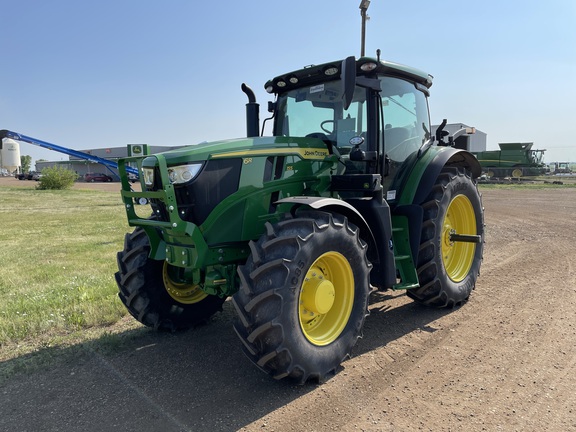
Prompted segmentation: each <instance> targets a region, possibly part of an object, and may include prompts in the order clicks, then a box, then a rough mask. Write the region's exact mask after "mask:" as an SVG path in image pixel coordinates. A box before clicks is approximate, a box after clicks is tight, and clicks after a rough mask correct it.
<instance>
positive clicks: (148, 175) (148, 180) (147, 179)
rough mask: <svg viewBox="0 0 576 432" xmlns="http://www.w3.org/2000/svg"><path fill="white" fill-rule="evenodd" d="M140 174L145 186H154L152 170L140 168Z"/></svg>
mask: <svg viewBox="0 0 576 432" xmlns="http://www.w3.org/2000/svg"><path fill="white" fill-rule="evenodd" d="M142 174H143V177H144V183H145V184H146V186H152V185H153V184H154V168H142Z"/></svg>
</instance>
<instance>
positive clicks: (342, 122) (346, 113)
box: [274, 81, 367, 147]
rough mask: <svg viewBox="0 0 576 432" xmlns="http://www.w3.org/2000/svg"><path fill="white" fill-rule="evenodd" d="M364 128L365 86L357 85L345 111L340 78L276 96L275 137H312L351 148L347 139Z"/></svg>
mask: <svg viewBox="0 0 576 432" xmlns="http://www.w3.org/2000/svg"><path fill="white" fill-rule="evenodd" d="M366 129H367V126H366V89H364V88H361V87H358V86H356V90H355V92H354V98H353V100H352V103H351V104H350V106H349V107H348V109H347V110H345V109H344V106H343V102H342V84H341V82H340V81H331V82H326V83H322V84H318V85H315V86H312V87H304V88H300V89H295V90H292V91H289V92H287V93H285V94H282V95H280V96H279V98H278V103H277V113H276V122H275V127H274V135H276V136H293V137H314V138H320V139H322V140H324V141H325V142H331V143H332V144H333V145H336V146H337V147H351V144H350V139H351V138H353V137H355V136H363V135H364V134H365V132H366Z"/></svg>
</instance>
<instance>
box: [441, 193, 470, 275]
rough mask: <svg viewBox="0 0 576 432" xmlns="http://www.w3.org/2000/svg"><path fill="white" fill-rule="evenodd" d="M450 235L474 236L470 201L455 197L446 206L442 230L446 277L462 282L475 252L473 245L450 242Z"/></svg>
mask: <svg viewBox="0 0 576 432" xmlns="http://www.w3.org/2000/svg"><path fill="white" fill-rule="evenodd" d="M451 234H469V235H476V215H475V213H474V207H473V206H472V203H471V202H470V200H469V199H468V198H467V197H466V196H464V195H458V196H456V197H455V198H454V199H453V200H452V201H451V202H450V205H449V206H448V209H447V211H446V217H445V218H444V225H443V229H442V262H443V264H444V268H445V269H446V273H447V274H448V277H449V278H450V279H452V280H453V281H454V282H460V281H462V280H463V279H464V278H465V277H466V276H467V275H468V272H469V271H470V268H471V267H472V263H473V262H474V254H475V252H476V244H475V243H465V242H452V241H450V235H451Z"/></svg>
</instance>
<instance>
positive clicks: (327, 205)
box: [276, 196, 377, 250]
mask: <svg viewBox="0 0 576 432" xmlns="http://www.w3.org/2000/svg"><path fill="white" fill-rule="evenodd" d="M276 204H292V205H298V206H301V205H305V206H308V207H311V208H313V209H314V210H324V211H328V212H334V213H338V214H341V215H342V216H345V217H346V218H347V219H348V221H350V222H352V223H353V224H354V225H356V226H357V227H358V228H359V229H360V234H361V237H362V239H363V240H364V241H365V242H366V243H368V246H369V250H375V248H376V246H375V245H376V244H377V243H376V240H375V238H374V234H373V233H372V230H371V229H370V225H368V222H366V219H364V216H362V214H361V213H360V212H359V211H358V210H356V208H354V206H352V205H351V204H349V203H347V202H346V201H342V200H340V199H336V198H323V197H309V196H294V197H289V198H283V199H281V200H278V201H276ZM370 246H372V248H370Z"/></svg>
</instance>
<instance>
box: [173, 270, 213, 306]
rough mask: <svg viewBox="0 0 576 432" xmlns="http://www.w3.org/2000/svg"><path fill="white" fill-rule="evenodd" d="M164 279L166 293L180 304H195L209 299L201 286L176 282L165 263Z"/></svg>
mask: <svg viewBox="0 0 576 432" xmlns="http://www.w3.org/2000/svg"><path fill="white" fill-rule="evenodd" d="M162 279H163V281H164V288H165V289H166V292H167V293H168V294H169V295H170V297H172V298H173V299H174V300H176V301H177V302H178V303H183V304H193V303H198V302H199V301H202V300H204V299H205V298H206V297H208V294H206V293H205V292H204V291H202V288H200V286H199V285H192V284H188V283H184V282H176V281H174V280H173V279H172V278H171V277H170V274H169V266H168V264H167V263H164V267H163V269H162Z"/></svg>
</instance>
